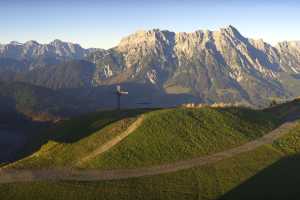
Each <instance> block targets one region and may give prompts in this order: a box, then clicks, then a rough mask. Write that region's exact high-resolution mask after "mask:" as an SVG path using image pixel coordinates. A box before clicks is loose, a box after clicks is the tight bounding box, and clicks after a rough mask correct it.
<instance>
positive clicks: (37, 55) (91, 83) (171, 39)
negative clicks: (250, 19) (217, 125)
mask: <svg viewBox="0 0 300 200" xmlns="http://www.w3.org/2000/svg"><path fill="white" fill-rule="evenodd" d="M0 80H2V81H18V82H20V81H21V82H27V83H30V84H33V85H37V86H42V87H45V88H51V89H55V90H64V89H76V88H78V89H81V88H94V87H102V86H103V87H106V86H111V85H116V84H125V85H126V84H127V85H135V84H136V85H144V86H143V87H132V88H128V90H130V89H132V90H131V91H130V94H134V93H139V92H141V91H137V90H136V88H144V89H145V88H156V89H155V91H156V92H158V91H159V92H158V93H159V94H160V95H157V94H153V96H156V97H157V96H161V97H166V96H168V95H171V96H172V95H174V96H177V98H179V97H180V98H183V99H178V101H176V102H181V103H182V102H188V101H190V100H191V99H193V100H197V101H199V102H207V103H213V102H227V103H228V102H231V103H245V104H250V105H256V106H257V105H267V104H268V103H269V102H270V101H271V100H272V99H274V98H278V99H286V98H292V97H295V96H299V95H300V42H297V41H292V42H281V43H278V44H277V45H276V46H272V45H270V44H268V43H266V42H264V41H263V40H254V39H249V38H246V37H244V36H243V35H242V34H241V33H240V32H239V31H238V30H237V29H236V28H234V27H233V26H227V27H225V28H221V29H220V30H217V31H209V30H198V31H195V32H192V33H185V32H181V33H175V32H171V31H166V30H163V31H162V30H159V29H153V30H149V31H138V32H136V33H134V34H132V35H129V36H127V37H125V38H123V39H122V40H121V41H120V43H119V44H118V45H117V46H116V47H114V48H111V49H108V50H103V49H84V48H82V47H81V46H80V45H78V44H72V43H66V42H62V41H60V40H54V41H53V42H51V43H49V44H39V43H37V42H35V41H29V42H26V43H24V44H19V43H16V42H12V43H10V44H7V45H1V46H0ZM133 88H135V89H133ZM80 91H82V90H80ZM142 92H143V94H144V93H145V92H147V91H142ZM149 92H153V90H151V91H150V90H149ZM161 94H165V95H161ZM133 96H134V95H133ZM148 97H149V99H145V101H148V102H151V95H150V96H148ZM184 98H186V99H184ZM156 100H157V98H156ZM161 101H163V102H166V101H165V99H161ZM156 105H158V104H156ZM165 105H167V104H166V103H164V106H165ZM172 105H173V104H172Z"/></svg>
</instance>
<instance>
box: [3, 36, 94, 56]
mask: <svg viewBox="0 0 300 200" xmlns="http://www.w3.org/2000/svg"><path fill="white" fill-rule="evenodd" d="M89 52H90V50H88V49H84V48H82V47H81V46H80V45H78V44H73V43H67V42H63V41H60V40H54V41H53V42H51V43H49V44H39V43H38V42H36V41H28V42H26V43H24V44H23V43H18V42H11V43H9V44H7V45H1V46H0V57H6V58H13V59H17V60H22V59H28V60H31V59H37V58H39V57H53V58H62V59H83V58H85V56H87V54H88V53H89Z"/></svg>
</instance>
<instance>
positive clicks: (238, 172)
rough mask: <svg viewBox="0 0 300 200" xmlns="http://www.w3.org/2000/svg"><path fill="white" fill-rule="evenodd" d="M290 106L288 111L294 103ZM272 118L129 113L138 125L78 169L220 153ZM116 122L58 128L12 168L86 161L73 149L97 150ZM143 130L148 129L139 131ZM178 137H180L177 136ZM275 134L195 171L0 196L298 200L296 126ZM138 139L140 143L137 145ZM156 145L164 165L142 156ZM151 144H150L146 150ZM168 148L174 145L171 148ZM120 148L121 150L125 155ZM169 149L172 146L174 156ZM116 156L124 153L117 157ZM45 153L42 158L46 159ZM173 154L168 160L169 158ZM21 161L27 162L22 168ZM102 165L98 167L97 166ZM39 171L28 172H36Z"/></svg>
mask: <svg viewBox="0 0 300 200" xmlns="http://www.w3.org/2000/svg"><path fill="white" fill-rule="evenodd" d="M292 104H293V105H294V103H292ZM282 106H288V107H290V106H291V104H290V105H289V104H284V105H280V106H278V107H277V108H276V109H275V108H274V109H275V111H276V112H277V110H279V109H283V110H284V108H283V107H282ZM292 107H293V106H292ZM273 111H274V110H273ZM273 111H272V110H267V111H253V110H248V109H244V108H242V109H241V108H225V109H221V108H218V109H212V108H202V109H182V108H180V109H168V110H156V111H150V112H145V111H138V112H137V111H127V112H130V113H131V114H130V115H128V113H126V116H127V117H125V118H128V120H129V119H132V121H134V120H135V119H136V118H137V117H138V116H139V114H141V113H143V115H144V117H145V118H144V123H143V124H142V125H141V126H140V127H139V128H138V129H136V130H135V131H134V132H133V133H131V135H129V136H128V138H127V139H125V140H124V141H122V142H121V143H120V144H118V145H117V146H115V147H113V148H112V149H111V150H109V151H108V152H106V153H104V154H103V155H101V156H99V157H97V158H96V159H94V160H91V162H89V163H86V164H87V165H86V166H81V167H100V168H101V167H105V168H106V167H107V168H108V167H113V168H114V167H121V166H122V167H123V166H129V167H130V166H132V167H135V166H133V165H130V164H128V163H129V162H131V161H132V162H133V163H135V164H137V165H141V166H142V165H148V164H153V163H160V162H167V161H168V162H169V161H172V160H176V159H179V157H180V156H183V157H182V158H181V160H182V159H186V158H187V157H189V156H195V155H204V154H209V153H212V152H214V151H221V150H222V149H223V148H224V149H226V148H230V147H232V146H236V145H239V144H242V143H244V142H247V141H250V140H253V139H254V138H257V137H260V136H261V135H262V134H265V133H266V132H267V131H268V130H269V129H272V128H273V127H275V126H277V125H278V124H277V122H278V118H276V119H274V117H272V114H273V113H274V112H273ZM109 116H111V117H109ZM128 116H130V117H128ZM286 116H288V114H285V115H284V116H280V118H284V117H286ZM83 119H85V120H83ZM104 119H105V120H104ZM106 119H110V120H106ZM82 120H83V121H82ZM122 120H124V116H120V115H116V114H115V113H111V112H105V113H98V114H93V115H89V117H87V116H85V117H81V118H77V119H72V120H70V121H69V122H65V123H63V124H62V125H61V126H60V127H59V128H58V129H57V130H64V131H63V132H55V137H53V138H56V139H55V141H56V142H57V144H56V145H54V146H53V149H52V148H50V149H48V151H42V149H44V148H45V147H47V146H43V147H42V148H41V150H40V151H38V152H37V153H35V154H34V156H33V157H32V158H27V159H25V160H23V161H20V162H19V163H18V165H20V166H23V167H28V166H31V165H30V164H29V163H31V164H33V163H35V164H36V163H39V165H41V164H42V165H43V166H54V165H53V164H49V163H48V162H44V160H42V159H41V161H39V160H40V158H39V156H41V157H42V158H46V157H47V156H49V155H51V154H53V153H54V152H55V155H57V156H58V158H60V157H61V156H63V155H65V154H67V155H69V154H70V152H74V151H75V150H77V151H79V150H80V151H84V152H85V153H84V155H86V154H88V153H89V152H90V151H87V150H84V149H88V148H89V147H86V146H85V147H81V148H80V147H79V146H82V145H87V144H89V143H87V142H86V141H90V142H91V144H93V143H94V144H95V145H101V144H102V142H103V141H104V140H105V138H106V137H102V136H101V137H100V135H104V136H108V135H109V133H111V131H104V130H110V128H111V127H115V126H116V123H121V121H122ZM194 120H195V121H194ZM132 121H131V120H129V121H128V123H125V124H127V125H126V127H127V126H128V124H130V123H131V122H132ZM187 121H189V122H187ZM74 122H77V123H74ZM79 122H81V123H79ZM75 124H76V125H75ZM170 124H172V126H170ZM80 127H81V128H80ZM88 127H89V128H88ZM108 127H109V128H108ZM146 127H148V128H147V129H146ZM186 127H191V128H190V129H188V130H191V131H187V130H186ZM86 130H89V131H86ZM97 130H99V131H97ZM150 130H151V131H150ZM183 130H186V131H185V132H183ZM220 130H221V131H220ZM83 131H84V132H83ZM85 131H86V132H85ZM198 131H199V132H198ZM223 131H224V132H223ZM283 131H287V135H285V136H283V137H282V138H279V139H277V140H276V141H275V142H274V143H273V144H270V145H264V146H261V147H259V148H257V149H255V150H253V151H249V152H246V153H242V154H240V155H237V156H234V157H232V158H230V159H225V160H222V161H219V162H217V163H214V164H210V165H206V166H202V167H196V168H192V169H187V170H182V171H178V172H174V173H169V174H163V175H156V176H149V177H142V178H132V179H127V180H115V181H101V182H100V181H98V182H75V181H59V182H45V181H43V182H33V183H12V184H1V185H0V197H1V199H3V200H8V199H15V200H19V199H20V200H21V199H22V200H30V199H45V200H52V199H55V200H60V199H63V200H69V199H72V200H77V199H78V200H79V199H80V200H90V199H107V200H115V199H164V200H168V199H170V200H171V199H172V200H176V199H180V200H181V199H191V200H193V199H204V200H212V199H223V200H235V199H236V200H239V199H245V200H247V199H286V198H287V197H288V198H289V199H297V198H298V197H299V189H298V185H299V184H300V176H299V175H298V174H299V173H298V171H299V167H300V159H299V156H298V153H299V152H300V142H299V141H300V123H298V125H297V126H296V127H294V128H293V129H292V130H283ZM220 132H221V133H223V134H224V135H225V134H226V137H224V136H222V134H221V133H220ZM56 133H57V134H56ZM61 133H63V134H61ZM229 133H230V134H229ZM74 136H76V137H74ZM172 136H173V137H172ZM167 137H171V139H169V140H168V139H166V138H167ZM59 138H60V139H59ZM74 138H76V139H74ZM107 138H110V137H107ZM141 138H143V140H142V139H141ZM227 138H228V139H227ZM96 139H99V140H96ZM53 140H54V139H53ZM229 140H230V141H231V142H230V141H229ZM59 141H60V142H59ZM62 141H64V142H62ZM83 141H85V142H83ZM216 141H217V142H216ZM129 142H130V143H129ZM138 142H139V143H140V145H142V147H145V146H143V145H146V144H149V146H147V147H149V148H139V149H137V147H138V146H137V144H136V143H138ZM162 142H164V144H165V146H163V147H160V149H159V150H161V151H164V154H163V155H166V159H164V160H162V159H160V158H162V157H163V156H159V155H160V154H158V153H157V150H155V151H151V150H149V149H150V147H152V148H158V147H159V146H162ZM155 143H157V144H156V145H154V144H155ZM189 143H191V145H188V144H189ZM128 144H131V145H132V146H130V147H131V148H132V149H131V148H130V147H129V146H128ZM173 144H174V146H172V145H173ZM200 144H201V145H200ZM216 144H218V145H216ZM68 145H69V146H68ZM124 145H126V148H125V146H124ZM181 145H188V148H186V149H187V151H183V150H182V149H181V148H180V147H181ZM222 145H224V146H222ZM175 146H178V147H179V148H178V150H177V149H176V148H175ZM58 147H60V148H59V149H60V151H61V152H60V151H59V150H57V148H58ZM171 147H174V148H171ZM66 149H67V150H66ZM124 149H127V151H128V152H130V153H131V155H132V157H122V156H121V155H123V154H124V152H125V150H124ZM141 149H146V150H141ZM138 150H139V151H138ZM171 150H172V151H171ZM122 151H124V152H123V154H122ZM134 151H135V152H134ZM45 152H49V154H47V153H45ZM150 153H153V155H152V156H149V155H150ZM161 154H162V153H161ZM175 154H176V156H174V155H175ZM70 155H73V154H70ZM82 155H83V154H78V157H79V158H80V157H81V156H82ZM136 155H145V156H148V159H150V162H147V161H145V160H144V159H143V158H142V159H133V158H138V157H137V156H136ZM177 155H178V157H177ZM108 156H116V157H115V158H114V159H108ZM75 157H76V156H74V157H72V156H70V157H68V158H69V161H72V160H77V157H76V158H75ZM58 158H55V159H53V158H51V159H52V160H51V161H53V163H54V164H57V163H59V162H58V160H59V159H58ZM60 159H61V158H60ZM130 159H131V160H130ZM151 159H152V160H151ZM28 160H31V161H30V162H28ZM105 160H106V161H105ZM104 161H105V164H103V162H104ZM117 161H118V162H120V164H118V163H117ZM71 163H72V162H71ZM64 164H66V163H64ZM39 165H34V166H35V167H37V166H39Z"/></svg>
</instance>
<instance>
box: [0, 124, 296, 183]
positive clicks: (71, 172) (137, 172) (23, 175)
mask: <svg viewBox="0 0 300 200" xmlns="http://www.w3.org/2000/svg"><path fill="white" fill-rule="evenodd" d="M296 125H297V121H294V122H286V123H284V124H282V125H281V126H280V127H278V128H277V129H275V130H273V131H271V132H270V133H268V134H266V135H264V136H263V137H261V138H259V139H256V140H253V141H251V142H249V143H246V144H244V145H241V146H239V147H236V148H232V149H229V150H226V151H223V152H219V153H216V154H212V155H208V156H202V157H198V158H194V159H189V160H183V161H178V162H174V163H169V164H162V165H157V166H150V167H142V168H137V169H117V170H97V169H95V170H94V169H93V170H76V169H28V170H13V169H0V183H12V182H29V181H41V180H75V181H101V180H119V179H128V178H136V177H143V176H152V175H159V174H165V173H170V172H176V171H179V170H184V169H189V168H193V167H199V166H203V165H207V164H212V163H215V162H218V161H221V160H224V159H227V158H231V157H233V156H235V155H238V154H241V153H244V152H248V151H251V150H254V149H256V148H258V147H260V146H262V145H265V144H271V143H273V141H274V140H276V139H278V138H280V137H282V136H283V135H285V134H287V133H288V132H289V130H291V129H292V128H294V127H295V126H296Z"/></svg>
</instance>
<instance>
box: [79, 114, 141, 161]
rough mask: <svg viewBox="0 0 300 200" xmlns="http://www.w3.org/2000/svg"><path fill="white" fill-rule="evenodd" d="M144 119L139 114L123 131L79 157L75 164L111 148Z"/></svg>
mask: <svg viewBox="0 0 300 200" xmlns="http://www.w3.org/2000/svg"><path fill="white" fill-rule="evenodd" d="M143 121H144V116H143V115H141V116H140V117H139V118H138V119H137V120H136V121H135V122H133V123H132V124H131V125H130V126H129V127H128V128H127V129H126V131H124V132H123V133H121V134H120V135H118V136H116V137H115V138H113V139H112V140H110V141H108V142H106V143H105V144H104V145H102V146H100V147H99V148H98V149H96V150H95V151H93V152H92V153H90V154H89V155H88V156H86V157H84V158H82V159H80V160H79V161H78V163H77V165H79V166H80V165H81V164H83V163H85V162H88V161H89V160H91V159H93V158H95V157H97V156H98V155H100V154H102V153H104V152H105V151H107V150H109V149H111V148H112V147H114V146H115V145H116V144H118V143H120V142H121V141H122V140H124V139H125V138H126V137H127V136H128V135H129V134H131V133H132V132H133V131H135V130H136V129H137V128H138V127H139V126H140V125H141V124H142V123H143Z"/></svg>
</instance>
